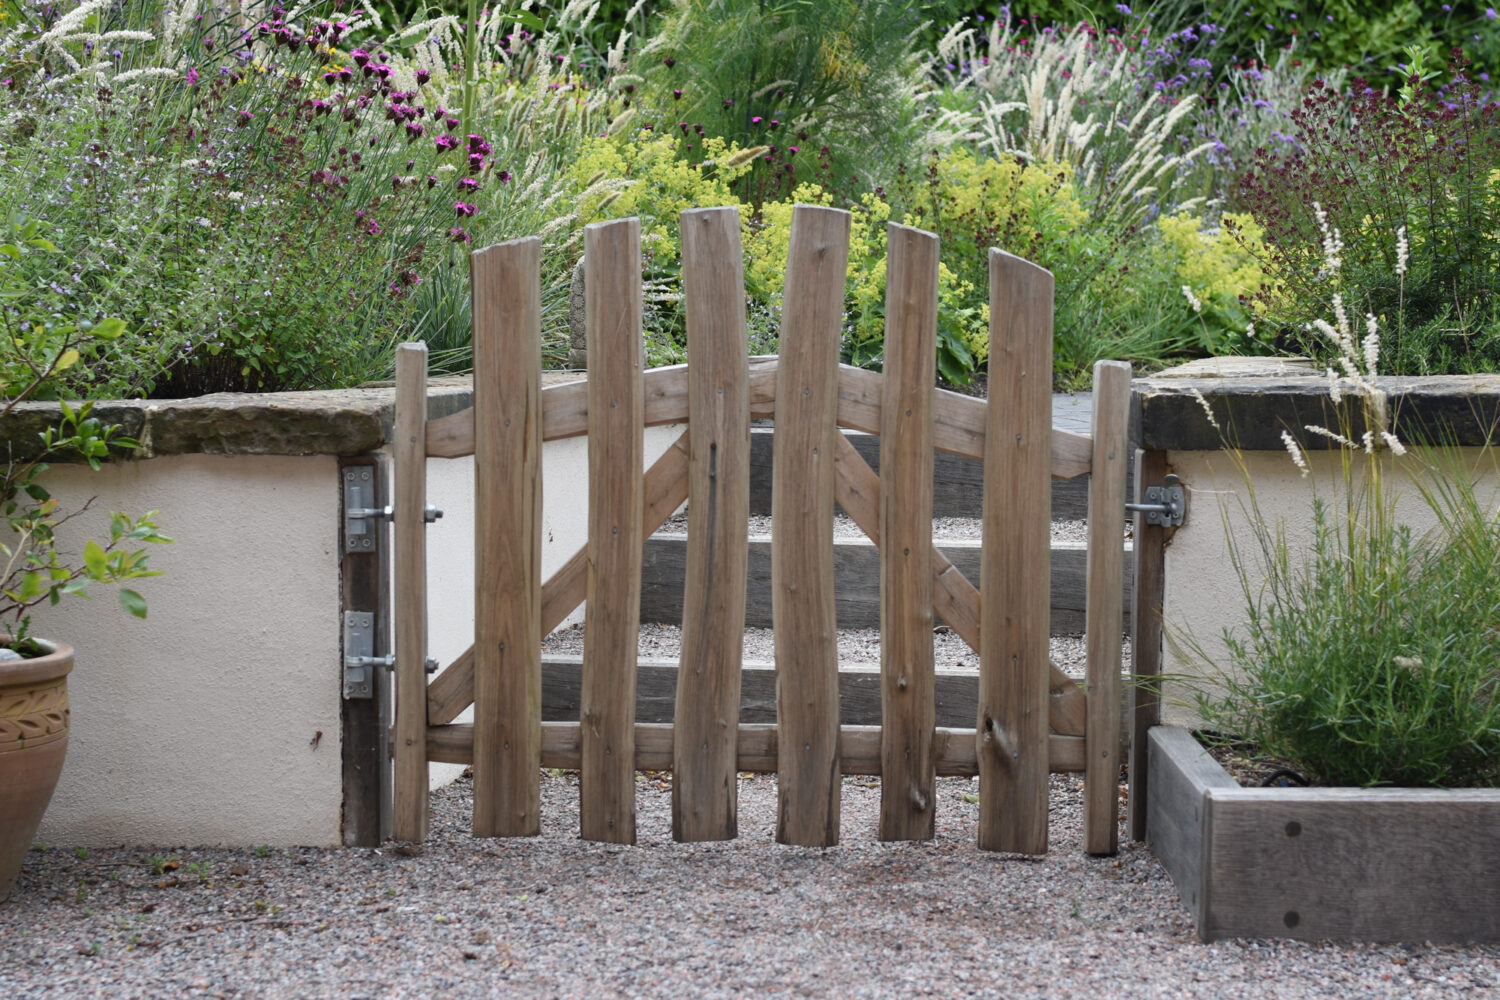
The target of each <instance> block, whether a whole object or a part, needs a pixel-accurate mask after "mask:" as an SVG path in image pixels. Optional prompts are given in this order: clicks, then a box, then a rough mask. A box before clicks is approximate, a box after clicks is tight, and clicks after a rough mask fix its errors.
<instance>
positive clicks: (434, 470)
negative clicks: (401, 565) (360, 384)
mask: <svg viewBox="0 0 1500 1000" xmlns="http://www.w3.org/2000/svg"><path fill="white" fill-rule="evenodd" d="M682 431H683V427H682V426H681V425H676V424H674V425H668V426H663V427H648V428H646V439H645V447H646V466H647V467H648V468H649V467H650V465H651V463H652V462H654V461H656V459H657V458H658V457H659V456H660V455H661V454H662V452H664V451H666V450H667V448H668V447H670V446H671V444H672V442H673V441H675V440H677V438H678V436H679V435H680V434H681V433H682ZM588 486H589V484H588V440H587V439H586V438H583V437H575V438H564V439H562V440H558V441H549V442H547V443H546V444H545V445H544V446H543V448H542V509H543V516H542V579H543V580H545V579H546V578H547V577H549V576H551V575H552V574H553V573H554V572H556V571H557V570H558V569H559V568H560V567H561V566H562V565H563V563H565V562H567V561H568V560H569V559H570V558H572V556H573V553H574V552H577V551H578V549H579V547H581V546H582V545H583V543H584V540H585V539H586V538H587V537H588V513H589V502H588V501H589V493H588ZM427 502H428V503H429V504H432V505H433V506H435V507H438V508H440V509H441V510H442V511H443V516H442V518H441V519H440V520H438V521H437V522H436V523H435V524H434V525H433V526H432V527H430V528H428V530H427V629H428V633H427V635H428V638H427V645H428V650H429V655H431V656H434V657H436V658H437V659H438V661H439V662H441V663H442V664H443V665H444V666H447V665H448V664H449V663H451V662H453V660H454V659H455V658H457V657H458V655H459V654H460V653H462V652H463V651H464V650H465V649H468V648H469V646H471V645H473V643H474V460H473V459H472V458H461V459H460V458H452V459H449V458H441V459H439V458H435V459H429V460H428V462H427ZM581 621H583V605H579V606H578V608H577V609H576V610H575V611H573V613H572V614H570V615H569V616H568V617H567V618H566V619H564V620H563V624H564V625H570V624H573V623H575V622H581ZM473 718H474V712H473V709H472V708H470V709H466V710H465V711H464V712H463V714H461V715H460V716H459V717H458V719H457V720H456V721H458V722H470V721H472V720H473ZM462 772H463V767H462V766H460V765H456V764H432V765H430V771H429V784H430V786H431V787H432V788H439V787H441V786H443V785H446V784H448V783H449V782H451V781H453V780H454V779H455V778H457V777H458V776H459V775H460V774H461V773H462Z"/></svg>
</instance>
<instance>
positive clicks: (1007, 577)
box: [977, 249, 1092, 854]
mask: <svg viewBox="0 0 1500 1000" xmlns="http://www.w3.org/2000/svg"><path fill="white" fill-rule="evenodd" d="M989 274H990V362H989V368H990V382H989V402H988V407H989V409H988V419H987V423H986V425H985V448H984V485H985V490H984V525H983V532H984V553H983V556H982V557H981V565H980V584H979V592H980V594H981V598H982V599H981V605H980V622H981V626H980V645H981V651H980V656H979V720H978V737H977V738H978V741H979V803H980V808H979V846H980V848H981V849H983V850H988V851H1007V852H1013V853H1018V854H1045V853H1046V852H1047V751H1046V743H1047V702H1048V687H1049V685H1048V678H1047V668H1046V664H1047V638H1048V630H1049V625H1048V611H1049V602H1048V598H1047V594H1048V591H1049V586H1050V585H1049V573H1050V569H1051V567H1050V560H1049V557H1048V553H1049V548H1050V545H1051V537H1050V530H1051V527H1050V524H1049V521H1048V514H1049V511H1050V510H1051V498H1050V495H1049V494H1050V489H1051V485H1052V480H1051V471H1052V456H1051V445H1052V440H1053V432H1052V275H1051V273H1050V272H1048V271H1045V270H1043V269H1042V268H1039V267H1037V266H1036V265H1034V264H1031V263H1029V262H1027V261H1024V260H1022V259H1021V258H1019V257H1014V256H1012V255H1010V254H1007V253H1005V252H1003V251H1000V250H995V249H991V250H990V256H989ZM1090 450H1092V449H1090Z"/></svg>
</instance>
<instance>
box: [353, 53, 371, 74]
mask: <svg viewBox="0 0 1500 1000" xmlns="http://www.w3.org/2000/svg"><path fill="white" fill-rule="evenodd" d="M349 58H350V59H353V60H354V65H356V66H358V67H359V68H360V69H364V67H365V63H367V62H369V61H370V53H368V52H366V51H365V50H364V49H355V50H354V51H353V52H351V53H349Z"/></svg>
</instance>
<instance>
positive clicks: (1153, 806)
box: [1146, 726, 1234, 934]
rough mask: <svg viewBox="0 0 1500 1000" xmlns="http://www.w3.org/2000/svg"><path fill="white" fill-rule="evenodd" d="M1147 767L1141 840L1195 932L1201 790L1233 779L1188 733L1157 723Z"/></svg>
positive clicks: (1199, 901)
mask: <svg viewBox="0 0 1500 1000" xmlns="http://www.w3.org/2000/svg"><path fill="white" fill-rule="evenodd" d="M1146 744H1147V757H1148V761H1149V766H1150V768H1151V771H1152V781H1151V801H1150V803H1149V806H1150V813H1151V817H1150V820H1149V822H1148V824H1147V827H1146V830H1147V833H1146V842H1147V844H1148V845H1149V846H1150V848H1151V853H1152V854H1155V855H1156V857H1157V858H1158V859H1159V860H1160V861H1161V863H1162V865H1163V866H1164V867H1165V868H1166V869H1167V873H1168V874H1169V875H1171V876H1172V883H1173V884H1174V885H1176V886H1177V894H1178V895H1179V896H1181V897H1182V901H1183V903H1184V904H1186V906H1187V908H1188V910H1189V911H1190V912H1191V913H1192V914H1193V922H1194V924H1195V925H1197V927H1198V930H1199V933H1200V934H1201V933H1202V930H1203V903H1204V894H1203V846H1204V818H1205V816H1206V811H1205V809H1206V800H1205V799H1204V794H1203V793H1204V790H1205V789H1208V788H1213V787H1222V788H1229V787H1233V785H1234V779H1232V778H1230V777H1229V775H1228V774H1226V773H1225V772H1224V769H1223V768H1222V767H1220V766H1219V765H1218V764H1217V763H1215V762H1214V759H1213V758H1212V757H1210V756H1209V755H1208V751H1207V750H1204V749H1203V748H1202V747H1201V746H1199V745H1198V741H1197V740H1195V739H1193V735H1192V734H1191V733H1189V732H1188V731H1187V730H1185V729H1178V728H1177V727H1175V726H1157V727H1156V728H1154V729H1152V730H1151V731H1150V733H1149V734H1148V735H1147V737H1146Z"/></svg>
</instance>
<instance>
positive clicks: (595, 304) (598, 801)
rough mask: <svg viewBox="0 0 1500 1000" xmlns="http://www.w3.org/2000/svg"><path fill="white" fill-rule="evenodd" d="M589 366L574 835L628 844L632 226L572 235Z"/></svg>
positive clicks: (639, 457) (637, 245)
mask: <svg viewBox="0 0 1500 1000" xmlns="http://www.w3.org/2000/svg"><path fill="white" fill-rule="evenodd" d="M583 244H584V259H585V260H586V261H587V262H588V263H587V268H588V275H587V278H586V280H585V282H584V295H585V310H586V315H587V336H588V351H589V364H590V366H591V367H592V369H593V370H592V371H590V372H589V393H588V454H589V541H588V550H589V561H588V589H587V594H588V597H587V600H588V606H587V609H586V610H585V612H584V633H583V634H584V640H583V641H584V648H583V692H582V699H581V700H582V705H581V706H580V715H581V718H580V723H581V727H580V739H579V744H580V756H581V758H582V767H581V770H582V772H583V773H582V775H581V779H580V783H581V786H582V791H581V800H580V804H579V812H580V823H581V827H582V830H581V833H582V836H583V838H584V839H585V840H602V841H609V842H612V843H617V844H633V843H635V661H636V640H637V637H638V633H639V632H640V618H641V516H642V508H643V507H644V504H645V501H644V493H643V486H642V482H641V464H642V461H643V458H644V454H645V409H646V402H645V393H644V391H643V386H642V382H641V226H640V221H639V220H637V219H620V220H618V221H615V222H597V223H594V224H593V225H590V226H587V227H585V229H584V231H583Z"/></svg>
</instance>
